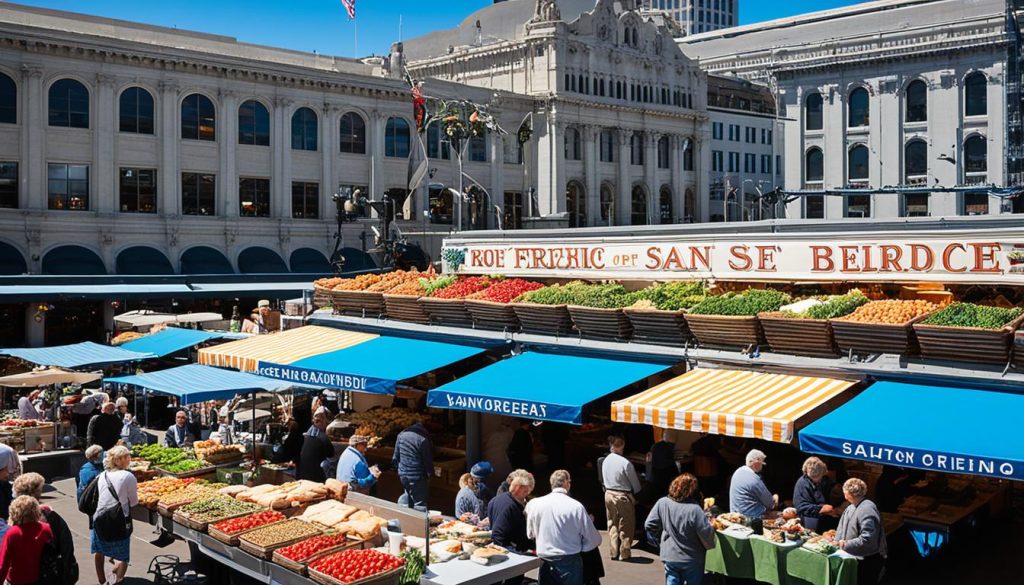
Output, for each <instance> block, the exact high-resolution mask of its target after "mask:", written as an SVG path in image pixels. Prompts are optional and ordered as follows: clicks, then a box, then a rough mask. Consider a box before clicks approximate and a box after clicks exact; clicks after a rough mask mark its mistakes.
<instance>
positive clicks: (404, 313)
mask: <svg viewBox="0 0 1024 585" xmlns="http://www.w3.org/2000/svg"><path fill="white" fill-rule="evenodd" d="M453 282H455V277H454V276H438V275H437V274H433V273H431V274H429V275H427V276H424V277H421V278H419V279H417V280H415V281H409V282H406V283H403V284H400V285H398V286H397V287H395V288H393V289H391V290H389V291H388V292H386V293H384V307H385V309H386V310H387V314H388V318H390V319H397V320H399V321H408V322H410V323H423V324H426V323H429V322H430V315H428V314H427V312H426V311H425V310H423V306H422V305H420V302H419V301H420V298H421V297H423V296H424V295H428V294H430V293H431V292H433V291H435V290H438V289H441V288H444V287H446V286H448V285H449V284H451V283H453Z"/></svg>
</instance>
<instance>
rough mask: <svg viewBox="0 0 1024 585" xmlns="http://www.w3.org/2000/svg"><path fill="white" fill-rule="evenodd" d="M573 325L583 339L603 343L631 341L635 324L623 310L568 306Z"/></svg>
mask: <svg viewBox="0 0 1024 585" xmlns="http://www.w3.org/2000/svg"><path fill="white" fill-rule="evenodd" d="M566 309H568V311H569V315H570V316H571V317H572V322H573V325H575V326H576V330H577V331H579V332H580V336H581V337H585V338H587V339H598V340H603V341H629V338H630V337H632V335H633V324H632V323H630V321H629V317H627V316H626V314H625V313H623V312H622V309H597V308H594V307H581V306H578V305H568V306H567V307H566Z"/></svg>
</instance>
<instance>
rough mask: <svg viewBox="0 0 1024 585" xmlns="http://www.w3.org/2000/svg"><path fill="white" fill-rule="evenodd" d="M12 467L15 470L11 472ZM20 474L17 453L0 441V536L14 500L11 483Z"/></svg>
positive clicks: (6, 526) (4, 528) (6, 527)
mask: <svg viewBox="0 0 1024 585" xmlns="http://www.w3.org/2000/svg"><path fill="white" fill-rule="evenodd" d="M12 467H13V469H14V470H15V471H13V472H12ZM19 475H21V462H20V461H19V460H18V453H17V452H16V451H15V450H14V449H12V448H11V447H9V446H7V445H5V444H3V443H0V536H3V534H4V533H5V531H6V530H7V529H8V528H9V526H8V524H7V515H8V512H9V511H10V507H11V502H12V501H14V488H13V486H12V485H11V484H12V483H13V482H14V481H15V480H17V478H18V476H19ZM0 583H2V581H0Z"/></svg>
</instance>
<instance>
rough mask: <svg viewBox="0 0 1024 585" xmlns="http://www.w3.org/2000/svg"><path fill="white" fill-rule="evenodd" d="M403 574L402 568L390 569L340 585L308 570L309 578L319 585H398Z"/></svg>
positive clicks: (333, 579)
mask: <svg viewBox="0 0 1024 585" xmlns="http://www.w3.org/2000/svg"><path fill="white" fill-rule="evenodd" d="M404 572H405V567H404V566H402V567H398V568H396V569H391V570H390V571H384V572H383V573H378V574H376V575H371V576H369V577H366V578H365V579H359V580H357V581H352V582H350V583H342V582H341V581H339V580H337V579H335V578H334V577H331V576H330V575H327V574H325V573H321V572H320V571H317V570H315V569H312V568H311V569H309V578H310V579H312V580H313V581H316V582H317V583H319V584H320V585H398V581H399V579H401V578H402V573H404Z"/></svg>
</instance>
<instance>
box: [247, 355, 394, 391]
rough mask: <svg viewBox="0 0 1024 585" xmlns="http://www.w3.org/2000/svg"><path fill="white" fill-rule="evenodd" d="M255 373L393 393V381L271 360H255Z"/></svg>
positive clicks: (337, 386)
mask: <svg viewBox="0 0 1024 585" xmlns="http://www.w3.org/2000/svg"><path fill="white" fill-rule="evenodd" d="M256 367H257V369H256V373H257V374H259V375H260V376H265V377H267V378H273V379H275V380H285V381H287V382H295V383H296V384H302V385H304V386H319V387H322V388H334V389H336V390H351V391H353V392H368V393H370V394H394V393H395V381H394V380H384V379H381V378H371V377H368V376H359V375H352V374H345V373H343V372H329V371H325V370H315V369H310V368H298V367H295V366H290V365H287V364H275V363H271V362H257V366H256Z"/></svg>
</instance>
